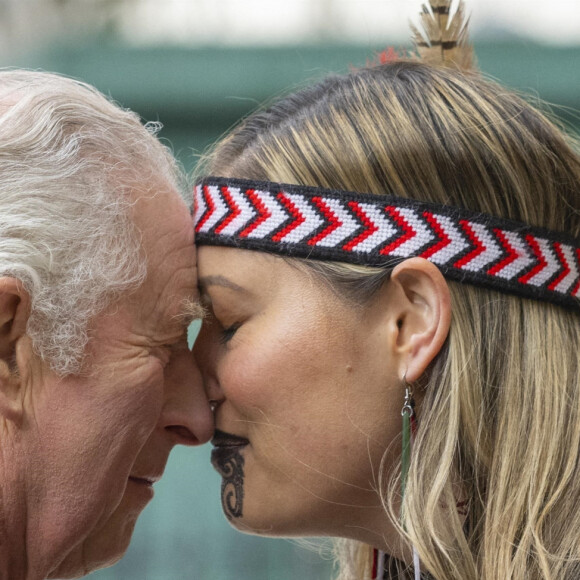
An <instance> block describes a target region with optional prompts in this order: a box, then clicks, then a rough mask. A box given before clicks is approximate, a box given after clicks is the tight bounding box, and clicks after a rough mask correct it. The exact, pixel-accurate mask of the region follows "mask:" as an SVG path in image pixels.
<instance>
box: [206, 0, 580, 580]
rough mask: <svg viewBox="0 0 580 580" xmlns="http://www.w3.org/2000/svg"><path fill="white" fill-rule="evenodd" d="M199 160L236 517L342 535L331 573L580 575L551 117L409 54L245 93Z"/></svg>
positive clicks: (221, 415)
mask: <svg viewBox="0 0 580 580" xmlns="http://www.w3.org/2000/svg"><path fill="white" fill-rule="evenodd" d="M436 8H437V10H439V9H440V8H441V7H438V6H436ZM205 171H206V173H207V175H210V176H212V175H213V176H218V177H206V178H204V179H203V180H201V181H200V183H199V184H198V186H197V188H196V199H197V205H196V215H195V219H196V231H197V234H196V235H197V243H198V244H199V278H200V287H201V291H202V295H203V297H204V300H205V302H206V305H207V309H208V316H207V319H206V321H205V322H204V325H203V328H202V331H201V334H200V337H199V339H198V342H197V344H196V347H195V355H196V357H197V359H198V361H199V364H200V367H201V369H202V374H203V377H204V382H205V384H206V389H207V390H208V392H209V395H210V398H211V399H212V400H213V401H214V403H213V404H214V407H215V417H216V425H217V429H218V430H217V432H216V436H215V438H214V445H215V449H214V452H213V463H214V466H215V467H216V468H217V469H218V471H219V472H220V473H221V475H222V478H223V483H222V502H223V506H224V511H225V513H226V516H227V517H228V519H229V520H230V522H231V523H232V525H234V526H235V527H236V528H238V529H239V530H241V531H244V532H248V533H254V534H264V535H272V536H309V535H325V536H332V537H335V538H337V552H338V554H339V577H340V578H341V579H347V578H348V579H363V578H364V579H367V578H418V577H423V578H435V579H437V580H451V579H453V580H475V579H478V580H499V579H502V580H503V579H507V578H513V579H518V580H524V579H525V580H539V579H542V580H548V579H551V580H556V579H557V580H564V579H569V580H572V579H577V578H580V561H579V559H580V464H579V452H578V450H579V444H580V364H579V347H580V324H579V322H580V315H579V312H580V300H579V297H580V275H579V270H580V159H579V156H578V153H577V152H576V151H575V150H574V149H573V148H572V146H571V145H570V143H569V142H568V140H567V138H566V137H565V136H564V135H563V134H562V132H561V131H560V130H559V129H558V128H557V127H556V126H555V125H554V124H553V123H551V122H550V121H549V120H548V119H547V118H546V117H545V116H543V115H542V114H541V113H540V112H538V111H536V110H534V109H533V108H532V107H531V106H530V105H528V104H527V103H526V102H524V101H523V100H522V99H521V98H519V97H518V96H516V95H514V94H512V93H511V92H509V91H507V90H505V89H504V88H502V87H500V86H498V85H497V84H495V83H493V82H489V81H487V80H485V79H484V78H483V77H482V76H481V75H480V74H477V73H475V72H469V71H461V70H459V69H457V68H454V67H447V68H445V67H441V66H437V65H428V64H425V63H421V62H411V61H408V60H407V61H406V60H401V61H394V62H391V63H387V64H383V65H378V66H374V67H369V68H365V69H362V70H356V71H353V72H351V73H349V74H347V75H344V76H335V77H330V78H327V79H326V80H324V81H322V82H321V83H319V84H317V85H314V86H312V87H309V88H307V89H305V90H302V91H300V92H298V93H295V94H292V95H290V96H288V97H286V98H284V99H282V100H280V101H279V102H277V103H275V104H274V105H273V106H271V107H270V108H268V109H266V110H264V111H261V112H258V113H256V114H254V115H253V116H251V117H249V118H248V119H246V120H245V121H244V122H242V123H241V125H240V126H239V127H238V128H236V129H235V130H234V131H233V132H232V133H231V134H230V135H229V136H228V137H226V138H225V139H224V140H223V141H222V142H221V143H219V144H218V146H217V147H216V148H215V150H214V151H213V152H212V154H211V156H210V157H209V159H208V163H207V165H206V167H205Z"/></svg>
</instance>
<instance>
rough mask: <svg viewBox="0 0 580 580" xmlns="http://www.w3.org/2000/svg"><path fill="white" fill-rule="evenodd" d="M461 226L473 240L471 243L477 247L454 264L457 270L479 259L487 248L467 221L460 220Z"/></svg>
mask: <svg viewBox="0 0 580 580" xmlns="http://www.w3.org/2000/svg"><path fill="white" fill-rule="evenodd" d="M459 224H460V225H461V227H462V228H463V231H464V232H465V233H466V234H467V237H468V238H469V239H470V240H471V243H472V244H473V245H474V246H475V248H474V249H473V250H471V252H469V254H467V255H465V256H463V258H460V259H459V260H457V262H455V264H453V266H454V267H455V268H463V266H465V265H466V264H469V262H471V260H473V259H474V258H477V256H479V254H482V253H483V252H485V246H484V245H483V243H482V242H481V240H480V239H479V238H478V237H477V234H476V233H475V232H474V231H473V228H472V227H471V226H470V225H469V222H468V221H467V220H459Z"/></svg>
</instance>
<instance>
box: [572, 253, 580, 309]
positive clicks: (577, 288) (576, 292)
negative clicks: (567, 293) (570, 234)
mask: <svg viewBox="0 0 580 580" xmlns="http://www.w3.org/2000/svg"><path fill="white" fill-rule="evenodd" d="M576 255H577V256H578V263H577V264H576V265H577V266H578V269H579V270H580V248H576ZM572 296H577V297H578V298H580V278H578V283H577V284H576V286H574V290H572Z"/></svg>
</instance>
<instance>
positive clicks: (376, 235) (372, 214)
mask: <svg viewBox="0 0 580 580" xmlns="http://www.w3.org/2000/svg"><path fill="white" fill-rule="evenodd" d="M357 205H358V207H359V208H360V209H361V211H362V212H363V213H364V214H365V215H366V217H367V218H368V219H369V221H371V222H373V224H374V225H375V226H376V227H377V228H378V229H377V231H376V232H373V233H372V234H371V235H370V236H369V237H368V238H366V240H363V241H362V242H359V243H358V244H357V245H356V246H353V248H352V251H353V252H366V253H368V252H372V251H373V250H374V249H375V248H376V247H377V246H382V245H383V244H384V243H385V242H386V241H387V240H388V239H389V238H392V237H393V236H394V235H395V234H396V233H397V231H398V230H397V228H395V227H394V226H393V225H392V223H391V222H390V221H389V220H388V219H387V217H385V212H384V211H382V210H381V209H379V208H378V207H377V206H376V205H371V204H369V203H358V204H357Z"/></svg>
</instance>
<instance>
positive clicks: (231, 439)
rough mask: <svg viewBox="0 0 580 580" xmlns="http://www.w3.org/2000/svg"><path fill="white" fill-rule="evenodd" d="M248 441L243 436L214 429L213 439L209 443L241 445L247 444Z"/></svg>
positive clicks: (219, 445) (215, 444)
mask: <svg viewBox="0 0 580 580" xmlns="http://www.w3.org/2000/svg"><path fill="white" fill-rule="evenodd" d="M248 443H249V441H248V440H247V439H246V438H245V437H240V436H239V435H233V434H232V433H226V432H225V431H220V430H219V429H216V430H215V432H214V436H213V439H212V440H211V444H212V445H213V446H214V447H243V446H244V445H248Z"/></svg>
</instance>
